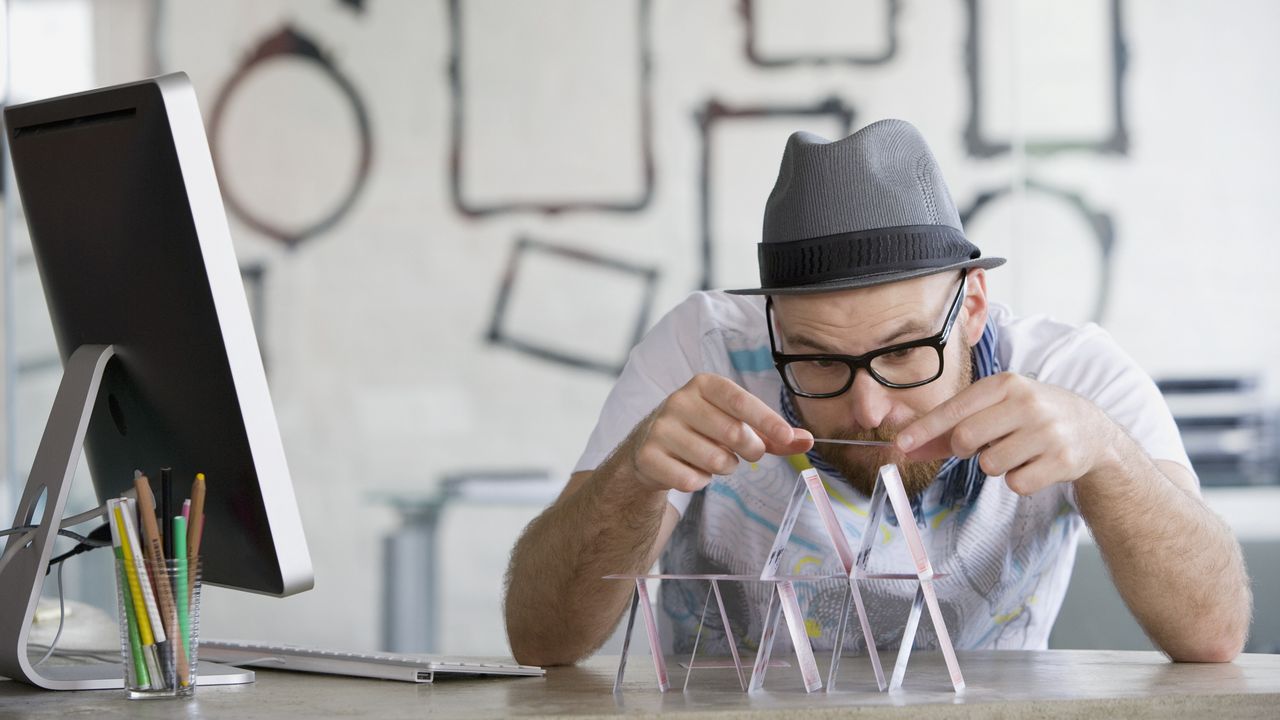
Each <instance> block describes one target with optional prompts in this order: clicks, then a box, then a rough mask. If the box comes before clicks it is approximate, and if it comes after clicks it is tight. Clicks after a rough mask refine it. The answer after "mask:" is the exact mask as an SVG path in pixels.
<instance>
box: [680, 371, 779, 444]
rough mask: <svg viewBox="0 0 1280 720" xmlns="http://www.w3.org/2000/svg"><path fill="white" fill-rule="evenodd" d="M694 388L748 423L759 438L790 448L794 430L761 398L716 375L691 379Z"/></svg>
mask: <svg viewBox="0 0 1280 720" xmlns="http://www.w3.org/2000/svg"><path fill="white" fill-rule="evenodd" d="M694 381H695V382H697V385H696V387H697V389H698V391H699V392H700V393H701V395H702V397H703V398H705V399H706V400H707V402H709V403H711V404H712V405H714V406H716V407H717V408H719V409H720V410H721V411H723V412H725V413H727V414H729V415H731V416H733V417H735V418H737V419H739V420H741V421H743V422H745V423H746V424H748V425H750V426H751V427H752V429H754V430H755V431H756V432H757V433H759V434H760V437H761V439H762V440H764V441H765V444H766V445H768V444H769V443H772V444H773V446H774V447H789V446H791V445H793V444H794V441H795V439H796V434H795V429H794V428H792V427H791V426H790V425H789V424H787V421H786V420H783V419H782V416H781V415H779V414H778V413H776V412H774V411H773V408H771V407H769V406H768V405H766V404H765V402H764V401H763V400H761V399H760V398H758V397H756V396H755V395H752V394H751V393H749V392H747V391H746V390H744V389H743V388H742V387H740V386H738V385H737V384H736V383H734V382H733V381H732V380H729V379H728V378H725V377H720V376H719V375H700V376H698V377H696V378H694Z"/></svg>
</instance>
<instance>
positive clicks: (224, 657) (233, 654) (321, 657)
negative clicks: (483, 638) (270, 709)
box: [197, 640, 546, 683]
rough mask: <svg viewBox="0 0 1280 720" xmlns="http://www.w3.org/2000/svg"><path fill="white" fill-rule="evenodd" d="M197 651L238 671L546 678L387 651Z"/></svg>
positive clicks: (495, 665) (489, 664)
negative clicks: (233, 666) (244, 669)
mask: <svg viewBox="0 0 1280 720" xmlns="http://www.w3.org/2000/svg"><path fill="white" fill-rule="evenodd" d="M197 653H198V656H199V658H200V659H201V660H209V661H212V662H216V663H224V664H227V665H235V666H237V667H254V668H262V669H263V670H292V671H295V672H311V673H323V674H327V675H347V676H351V677H367V678H378V679H381V680H402V681H405V682H418V683H429V682H433V681H434V680H435V677H436V675H437V674H445V675H514V676H523V677H541V676H543V675H545V674H546V671H545V670H543V669H542V668H540V667H534V666H532V665H516V664H513V663H504V662H497V661H493V660H489V659H481V658H459V657H443V656H440V655H401V654H397V653H383V652H368V653H357V652H344V651H342V650H324V649H320V648H308V647H300V646H297V645H270V644H266V643H253V642H241V641H237V640H202V641H200V646H199V648H198V649H197Z"/></svg>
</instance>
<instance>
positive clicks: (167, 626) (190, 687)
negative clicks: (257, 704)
mask: <svg viewBox="0 0 1280 720" xmlns="http://www.w3.org/2000/svg"><path fill="white" fill-rule="evenodd" d="M120 550H123V548H120ZM116 599H117V601H118V603H119V612H120V650H121V656H122V659H123V662H124V689H125V692H126V693H127V694H128V696H129V697H130V698H132V699H145V698H163V697H182V698H189V697H191V696H192V695H193V694H194V692H195V688H196V667H197V655H198V653H197V648H198V646H199V638H200V562H199V559H198V558H197V559H195V560H194V561H193V560H192V559H191V558H187V557H183V556H178V557H177V558H176V559H170V560H162V561H161V562H152V561H151V560H149V559H144V558H140V557H137V556H132V557H131V556H130V554H125V553H123V552H118V553H117V555H116Z"/></svg>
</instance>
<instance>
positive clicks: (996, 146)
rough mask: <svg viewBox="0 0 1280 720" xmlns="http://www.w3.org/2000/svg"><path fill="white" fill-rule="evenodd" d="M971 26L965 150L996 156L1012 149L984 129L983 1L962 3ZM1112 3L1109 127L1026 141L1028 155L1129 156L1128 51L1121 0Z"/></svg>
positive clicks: (967, 50)
mask: <svg viewBox="0 0 1280 720" xmlns="http://www.w3.org/2000/svg"><path fill="white" fill-rule="evenodd" d="M963 1H964V4H965V9H966V10H967V13H968V19H969V25H968V32H967V36H966V39H965V49H964V52H965V75H966V78H967V80H968V83H969V116H968V119H967V120H966V121H965V129H964V143H965V149H966V150H967V151H968V153H969V154H970V155H972V156H974V157H981V158H987V157H994V156H996V155H1001V154H1004V153H1007V152H1010V151H1011V150H1012V147H1013V145H1012V142H1011V141H1010V140H1009V139H1008V138H996V137H992V136H991V135H990V134H989V132H988V131H987V130H986V128H984V126H983V122H984V118H983V117H982V98H983V93H984V92H985V91H986V89H985V88H984V87H983V85H982V78H981V68H980V64H981V62H980V60H981V55H980V53H981V52H982V50H981V47H980V43H981V40H982V28H981V27H980V26H981V21H980V19H979V15H980V3H981V2H983V0H963ZM1104 1H1105V2H1108V3H1109V13H1108V14H1109V17H1110V20H1111V28H1110V35H1111V41H1110V48H1111V66H1112V68H1111V69H1112V72H1111V73H1110V77H1111V79H1112V85H1111V87H1110V88H1108V89H1107V90H1106V94H1107V96H1108V97H1109V98H1110V99H1111V107H1110V109H1109V115H1110V119H1111V123H1110V128H1109V129H1108V131H1107V132H1106V133H1105V134H1104V135H1102V136H1100V137H1094V138H1089V137H1061V138H1027V141H1026V146H1025V147H1026V152H1027V154H1028V155H1052V154H1054V153H1059V152H1066V151H1083V152H1094V153H1100V154H1106V155H1127V154H1128V153H1129V130H1128V126H1127V124H1126V122H1125V109H1124V98H1125V82H1126V80H1125V75H1126V73H1127V71H1128V67H1129V49H1128V44H1127V43H1126V41H1125V37H1124V27H1123V17H1124V12H1123V10H1124V8H1123V7H1122V0H1104Z"/></svg>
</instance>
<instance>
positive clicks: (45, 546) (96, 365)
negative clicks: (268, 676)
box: [0, 345, 254, 690]
mask: <svg viewBox="0 0 1280 720" xmlns="http://www.w3.org/2000/svg"><path fill="white" fill-rule="evenodd" d="M115 353H116V351H115V347H114V346H111V345H82V346H80V347H79V348H77V349H76V351H75V352H74V353H72V354H71V357H70V358H69V359H68V360H67V363H66V367H65V369H64V370H63V374H62V382H61V383H60V384H59V385H58V393H57V395H56V396H54V400H53V409H52V410H51V411H50V412H49V422H48V423H47V424H46V425H45V429H44V436H43V437H42V438H40V446H39V448H37V450H36V457H35V461H34V462H33V463H32V465H31V475H30V476H29V477H28V479H27V487H26V489H25V490H24V491H23V493H22V500H21V501H19V503H18V510H17V512H16V513H14V518H13V527H24V526H28V525H37V522H36V517H35V514H36V508H37V506H38V505H39V503H40V500H41V499H43V500H44V515H43V516H42V517H41V518H40V519H39V522H38V528H37V529H36V530H35V538H34V539H31V540H25V541H24V540H23V535H21V534H15V535H10V536H9V540H8V544H7V545H6V546H5V551H4V554H3V555H0V588H4V590H5V591H4V593H0V675H3V676H6V677H9V678H12V679H14V680H20V681H22V682H26V683H30V684H32V685H36V686H39V687H42V688H46V689H49V690H108V689H112V688H123V687H124V675H123V669H122V667H121V665H120V663H119V662H116V663H108V662H103V663H94V664H76V665H62V666H59V665H41V666H40V667H38V668H37V667H35V666H34V665H32V663H31V659H30V657H29V656H28V654H27V635H28V632H29V631H30V629H31V618H32V616H33V615H34V614H35V610H36V603H37V602H38V601H39V599H40V591H41V589H42V588H43V587H44V578H45V572H46V571H47V569H48V567H49V559H50V557H51V556H52V554H53V542H54V540H55V539H56V538H57V532H58V528H59V526H60V524H61V522H62V514H63V511H64V510H65V508H66V504H67V494H68V492H69V491H70V489H71V481H72V480H73V479H74V477H75V472H76V465H77V464H78V463H79V461H80V449H81V447H82V446H83V444H84V436H85V431H86V429H87V428H88V426H89V417H90V415H92V413H93V406H94V403H95V402H96V400H97V397H98V387H99V385H100V384H101V383H102V374H103V371H104V370H105V369H106V367H107V362H108V361H110V360H111V358H112V357H114V356H115ZM197 673H198V675H197V678H198V682H197V684H198V685H234V684H240V683H249V682H253V679H254V673H253V671H252V670H242V669H240V668H232V667H227V666H224V665H217V664H215V663H209V662H201V663H200V667H199V669H198V670H197Z"/></svg>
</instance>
